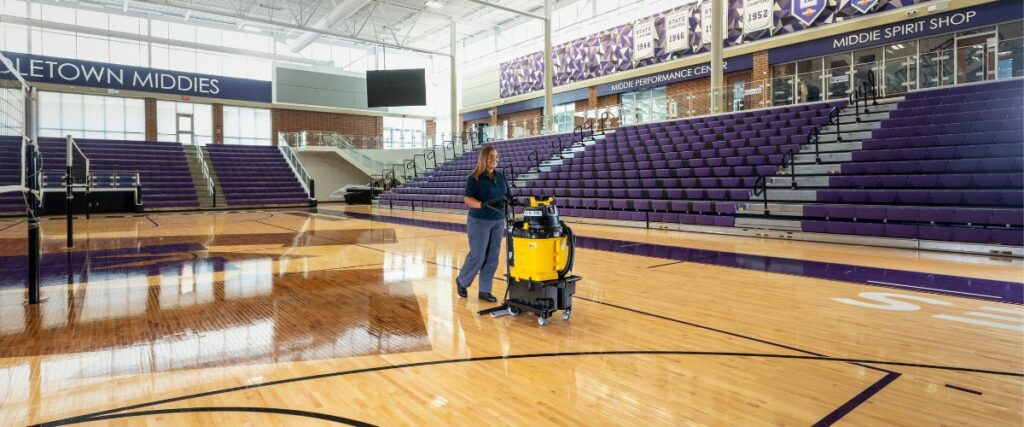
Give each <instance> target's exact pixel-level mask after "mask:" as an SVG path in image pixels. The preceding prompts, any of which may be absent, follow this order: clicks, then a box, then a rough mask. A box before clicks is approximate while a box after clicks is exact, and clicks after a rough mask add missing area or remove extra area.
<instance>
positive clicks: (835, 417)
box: [814, 372, 901, 427]
mask: <svg viewBox="0 0 1024 427" xmlns="http://www.w3.org/2000/svg"><path fill="white" fill-rule="evenodd" d="M900 375H901V374H900V373H899V372H889V373H888V374H885V376H884V377H882V379H880V380H878V381H876V382H875V383H874V384H871V386H870V387H868V388H866V389H864V391H862V392H860V393H859V394H857V395H856V396H853V398H852V399H850V400H848V401H846V403H844V404H843V406H840V407H838V408H836V410H834V411H832V412H831V413H829V414H828V415H826V416H825V418H822V419H821V420H818V422H816V423H814V426H815V427H822V426H830V425H832V424H835V422H836V421H839V420H840V419H842V418H843V417H845V416H846V415H847V414H849V413H850V412H853V410H854V409H857V407H858V406H860V405H861V404H863V403H864V402H867V401H868V399H870V398H871V397H872V396H874V395H875V394H877V393H878V392H880V391H882V389H883V388H885V387H886V386H887V385H889V383H891V382H893V381H896V378H899V377H900Z"/></svg>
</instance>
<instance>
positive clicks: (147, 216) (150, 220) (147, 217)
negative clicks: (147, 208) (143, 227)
mask: <svg viewBox="0 0 1024 427" xmlns="http://www.w3.org/2000/svg"><path fill="white" fill-rule="evenodd" d="M146 219H148V220H149V222H151V223H152V224H153V228H159V227H160V224H157V223H156V221H155V220H153V218H150V217H149V215H146Z"/></svg>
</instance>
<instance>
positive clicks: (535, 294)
mask: <svg viewBox="0 0 1024 427" xmlns="http://www.w3.org/2000/svg"><path fill="white" fill-rule="evenodd" d="M514 201H515V199H514V198H510V200H509V201H508V203H505V212H506V218H508V219H509V220H508V225H507V227H505V253H506V255H507V256H506V260H507V261H508V262H507V263H506V270H505V279H506V281H507V283H508V287H507V288H506V290H505V300H504V302H503V303H502V305H500V306H498V307H494V308H489V309H486V310H482V311H480V312H479V314H480V315H484V314H491V315H492V316H494V317H498V316H504V315H512V316H518V315H519V314H521V313H524V312H529V313H533V314H535V315H536V316H537V323H538V324H539V325H541V326H544V325H545V324H547V322H548V319H549V318H551V317H552V316H553V315H554V314H555V312H557V311H562V319H565V320H569V318H570V317H571V316H572V296H573V294H575V293H576V282H578V281H579V280H580V279H581V277H580V276H575V275H573V274H572V267H573V258H574V255H575V247H576V237H575V236H574V235H573V234H572V229H570V228H569V226H568V225H566V224H565V223H564V222H562V221H560V220H559V219H558V208H557V207H556V206H555V198H554V197H550V196H548V197H539V198H538V197H530V203H529V206H526V207H524V208H523V218H522V219H520V220H516V219H515V218H514V217H513V216H510V215H511V214H512V213H514V211H513V210H512V207H511V205H512V204H513V203H514Z"/></svg>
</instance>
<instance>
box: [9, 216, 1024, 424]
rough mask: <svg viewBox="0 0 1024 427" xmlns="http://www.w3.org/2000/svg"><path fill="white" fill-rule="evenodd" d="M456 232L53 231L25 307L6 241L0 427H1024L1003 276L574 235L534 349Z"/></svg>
mask: <svg viewBox="0 0 1024 427" xmlns="http://www.w3.org/2000/svg"><path fill="white" fill-rule="evenodd" d="M462 220H463V218H462V217H460V216H456V215H444V214H428V213H421V212H417V213H411V212H406V211H387V210H381V211H376V212H372V214H371V212H370V210H369V209H368V208H354V207H353V208H346V207H345V206H344V205H340V206H339V205H327V206H321V207H320V208H319V209H318V210H317V211H310V210H278V211H262V212H231V213H200V214H160V215H155V214H153V215H142V216H127V217H94V218H93V219H91V220H88V221H87V220H84V219H80V220H78V221H77V222H76V236H77V240H76V245H75V247H74V249H73V250H70V251H68V250H66V249H64V248H63V245H64V243H63V242H64V223H63V221H62V220H60V218H55V219H46V220H44V221H42V223H43V233H44V236H45V241H44V246H45V247H44V255H43V260H42V262H43V280H44V287H43V291H42V292H43V297H44V298H45V301H44V302H43V303H42V304H40V305H38V306H29V305H26V304H24V301H25V291H24V290H23V286H24V285H23V283H24V279H23V276H24V271H25V266H24V263H25V258H24V254H25V252H26V249H25V234H26V231H25V224H24V223H23V222H21V221H20V220H16V219H7V220H0V425H24V424H34V423H56V424H76V423H86V424H88V425H104V424H118V425H121V424H129V425H133V424H140V425H142V424H145V425H182V424H195V425H243V424H247V425H268V424H271V425H284V424H287V425H306V424H313V425H316V424H331V423H348V424H354V425H367V424H372V425H534V424H537V423H546V424H556V425H622V424H629V425H645V424H655V425H812V424H820V425H829V424H833V423H836V424H840V425H872V426H877V425H937V424H943V425H977V426H1000V425H1003V426H1020V425H1022V423H1024V376H1022V374H1024V310H1022V309H1021V295H1022V294H1024V283H1021V282H1022V281H1024V277H1022V276H1024V275H1022V273H1024V264H1022V262H1021V260H1019V259H1006V258H987V257H977V256H963V255H953V254H939V253H922V252H914V251H906V250H895V249H879V248H869V247H857V246H842V245H832V244H815V243H806V242H791V241H779V240H762V239H752V238H742V237H732V236H718V235H709V234H689V233H680V232H667V231H655V230H641V229H620V228H614V227H607V226H587V225H577V226H575V227H574V229H575V230H576V233H577V234H578V235H580V236H582V237H581V242H580V243H581V249H579V251H578V254H577V268H576V272H577V273H578V274H579V275H581V276H583V281H581V282H580V284H579V290H578V293H577V298H576V300H575V305H574V312H573V316H572V318H571V320H569V321H563V320H562V319H561V318H560V317H556V318H554V319H552V320H551V322H550V323H549V324H548V325H547V326H544V327H539V326H538V325H537V322H536V321H535V318H534V317H532V316H530V315H522V316H519V317H515V318H513V317H501V318H491V317H488V316H483V317H481V316H477V315H476V311H477V310H479V309H482V308H486V307H489V306H490V304H486V303H483V302H482V301H479V300H477V299H476V298H475V287H474V288H472V289H471V290H470V291H471V293H470V298H469V299H460V298H458V297H457V296H456V295H455V292H454V288H453V286H454V285H453V277H454V276H455V274H456V272H457V270H458V268H459V266H460V265H461V263H462V261H463V259H464V257H465V255H466V250H467V244H466V239H465V235H464V234H463V233H462V231H461V226H460V225H459V223H460V221H462ZM503 271H504V267H501V269H499V274H501V273H503ZM495 283H496V289H495V294H496V295H499V297H500V295H501V294H502V293H503V292H504V286H503V282H501V281H496V282H495Z"/></svg>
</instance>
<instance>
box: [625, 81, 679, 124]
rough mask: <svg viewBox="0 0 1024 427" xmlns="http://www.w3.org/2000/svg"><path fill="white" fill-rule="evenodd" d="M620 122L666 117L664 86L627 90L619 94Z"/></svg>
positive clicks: (636, 121) (645, 120) (633, 122)
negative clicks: (634, 90)
mask: <svg viewBox="0 0 1024 427" xmlns="http://www.w3.org/2000/svg"><path fill="white" fill-rule="evenodd" d="M620 99H621V102H620V104H621V109H622V124H624V125H630V124H636V123H646V122H656V121H660V120H665V119H667V118H668V112H667V108H666V98H665V86H661V87H656V88H653V89H645V90H639V91H636V92H627V93H624V94H622V96H621V98H620Z"/></svg>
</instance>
